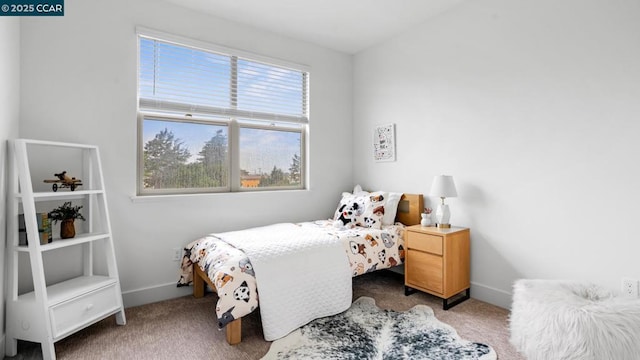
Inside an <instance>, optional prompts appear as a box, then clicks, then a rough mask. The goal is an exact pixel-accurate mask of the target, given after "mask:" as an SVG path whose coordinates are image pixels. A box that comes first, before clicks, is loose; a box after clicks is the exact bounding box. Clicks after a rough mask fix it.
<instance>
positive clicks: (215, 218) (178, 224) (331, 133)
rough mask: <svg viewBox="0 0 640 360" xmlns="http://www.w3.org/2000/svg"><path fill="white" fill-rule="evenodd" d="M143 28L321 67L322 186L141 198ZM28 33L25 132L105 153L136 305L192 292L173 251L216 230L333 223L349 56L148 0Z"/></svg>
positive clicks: (68, 14) (346, 169) (341, 186)
mask: <svg viewBox="0 0 640 360" xmlns="http://www.w3.org/2000/svg"><path fill="white" fill-rule="evenodd" d="M149 5H153V6H149ZM136 26H143V27H147V28H151V29H156V30H160V31H164V32H168V33H172V34H176V35H180V36H185V37H190V38H194V39H197V40H202V41H208V42H211V43H215V44H220V45H223V46H228V47H232V48H237V49H241V50H244V51H250V52H253V53H257V54H260V55H264V56H269V57H274V58H279V59H283V60H286V61H290V62H295V63H301V64H304V65H308V66H310V68H311V90H310V92H311V114H310V119H311V120H310V121H311V124H310V137H309V139H308V142H309V147H310V151H309V156H310V166H311V174H310V182H311V187H310V190H308V191H289V192H261V193H242V194H239V193H235V194H218V195H209V196H183V197H174V198H168V199H162V200H141V201H132V200H131V196H132V195H134V193H135V182H136V60H137V53H136V51H137V48H136V44H137V43H136V36H135V27H136ZM21 30H22V48H21V55H22V91H21V98H22V106H21V122H20V136H21V137H26V138H38V139H50V140H61V141H69V142H82V143H91V144H97V145H99V146H100V150H101V154H102V157H103V159H102V160H103V161H102V162H103V170H104V174H105V177H106V179H105V181H106V188H107V193H108V195H109V196H108V201H109V206H110V215H111V220H112V228H113V232H114V240H115V247H116V253H117V260H118V265H119V271H120V277H121V282H122V287H123V291H124V292H125V304H126V305H134V304H139V303H144V302H149V301H157V300H161V299H163V298H166V297H172V296H177V295H179V294H186V293H188V292H189V290H190V289H185V288H182V289H180V290H177V289H175V283H176V282H177V280H178V276H177V269H178V266H179V264H178V263H177V262H174V261H172V256H173V252H172V250H171V249H172V248H175V247H182V246H184V245H185V244H186V243H187V242H189V241H191V240H195V239H196V238H197V237H199V236H201V235H204V234H206V233H209V232H219V231H226V230H233V229H239V228H242V227H249V226H255V225H263V224H268V223H273V222H281V221H302V220H311V219H317V218H325V217H329V216H331V215H332V214H333V211H334V207H335V204H337V201H338V199H339V194H340V192H341V191H343V190H346V189H349V188H350V187H351V186H352V172H351V167H352V158H351V155H350V150H351V143H350V142H351V138H352V132H351V128H352V127H351V115H352V105H351V104H352V98H351V93H352V88H351V82H352V70H351V65H352V63H351V57H350V56H348V55H345V54H341V53H338V52H334V51H331V50H327V49H324V48H320V47H317V46H313V45H309V44H306V43H302V42H298V41H294V40H291V39H287V38H283V37H280V36H277V35H273V34H270V33H267V32H265V31H262V30H259V29H254V28H251V27H248V26H244V25H239V24H237V23H233V22H229V21H225V20H221V19H218V18H215V17H213V16H208V15H204V14H201V13H197V12H193V11H190V10H185V9H183V8H180V7H177V6H174V5H171V4H168V3H164V2H158V1H153V2H149V1H146V0H140V1H126V0H117V1H106V0H102V1H99V0H88V1H87V0H85V1H81V0H67V1H66V3H65V16H64V18H36V17H29V18H24V19H23V20H22V27H21ZM336 159H339V160H336ZM52 170H55V169H52ZM58 170H62V169H58ZM327 194H333V195H332V196H327Z"/></svg>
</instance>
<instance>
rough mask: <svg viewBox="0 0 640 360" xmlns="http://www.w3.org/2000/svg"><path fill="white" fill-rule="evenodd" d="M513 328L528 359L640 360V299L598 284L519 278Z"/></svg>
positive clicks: (515, 341) (515, 342)
mask: <svg viewBox="0 0 640 360" xmlns="http://www.w3.org/2000/svg"><path fill="white" fill-rule="evenodd" d="M510 326H511V343H512V344H513V345H514V346H515V347H516V349H517V350H518V351H520V352H521V353H522V354H524V355H526V357H527V359H528V360H556V359H557V360H559V359H562V360H604V359H612V360H614V359H615V360H637V359H640V300H638V299H631V298H625V297H616V296H613V295H612V294H611V293H610V292H609V291H606V290H604V289H602V288H600V287H598V286H595V285H591V284H581V283H575V282H567V281H555V280H518V281H516V283H515V284H514V291H513V305H512V309H511V318H510Z"/></svg>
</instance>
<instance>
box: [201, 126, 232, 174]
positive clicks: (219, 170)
mask: <svg viewBox="0 0 640 360" xmlns="http://www.w3.org/2000/svg"><path fill="white" fill-rule="evenodd" d="M227 144H228V140H227V136H226V135H225V134H224V132H223V130H218V131H217V132H216V135H215V136H213V137H212V138H211V139H210V140H209V141H207V142H206V143H205V144H204V146H203V147H202V150H200V152H199V153H198V156H199V157H198V164H199V165H201V166H200V167H199V170H198V173H199V174H198V176H197V178H198V179H199V182H202V184H201V185H202V186H226V185H227V179H228V178H229V170H228V166H227V163H228V161H227V159H228V154H229V151H228V149H229V147H228V145H227Z"/></svg>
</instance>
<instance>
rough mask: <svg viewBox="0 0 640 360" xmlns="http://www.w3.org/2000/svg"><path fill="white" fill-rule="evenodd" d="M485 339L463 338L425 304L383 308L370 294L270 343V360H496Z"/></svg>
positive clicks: (268, 354)
mask: <svg viewBox="0 0 640 360" xmlns="http://www.w3.org/2000/svg"><path fill="white" fill-rule="evenodd" d="M496 358H497V356H496V353H495V351H493V349H492V348H491V347H490V346H488V345H485V344H480V343H473V342H470V341H467V340H462V339H461V338H460V336H458V333H456V331H455V330H454V329H453V328H452V327H451V326H449V325H447V324H445V323H442V322H440V321H438V319H436V317H435V316H434V314H433V310H431V308H430V307H428V306H426V305H416V306H414V307H413V308H412V309H410V310H409V311H405V312H397V311H393V310H383V309H380V308H378V307H377V306H376V303H375V300H374V299H372V298H369V297H361V298H359V299H357V300H356V301H355V302H354V303H353V304H352V305H351V307H350V308H349V309H348V310H347V311H345V312H343V313H340V314H338V315H334V316H330V317H326V318H322V319H317V320H314V321H312V322H310V323H309V324H307V325H305V326H303V327H302V328H300V329H298V330H296V331H294V332H292V333H290V334H289V335H287V336H285V337H284V338H282V339H279V340H276V341H275V342H273V344H271V348H270V349H269V352H268V353H267V354H266V355H265V356H264V357H263V358H262V359H263V360H271V359H434V360H453V359H455V360H471V359H479V360H495V359H496Z"/></svg>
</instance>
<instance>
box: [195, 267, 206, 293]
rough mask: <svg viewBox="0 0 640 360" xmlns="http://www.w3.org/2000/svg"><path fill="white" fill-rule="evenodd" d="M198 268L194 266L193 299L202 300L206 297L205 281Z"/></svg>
mask: <svg viewBox="0 0 640 360" xmlns="http://www.w3.org/2000/svg"><path fill="white" fill-rule="evenodd" d="M196 266H197V265H196V264H193V297H195V298H201V297H204V279H203V278H202V277H201V276H200V272H199V271H196ZM198 270H200V269H198Z"/></svg>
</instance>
